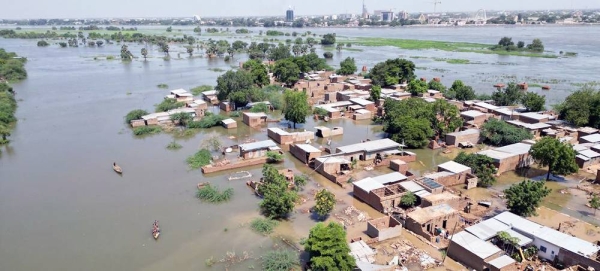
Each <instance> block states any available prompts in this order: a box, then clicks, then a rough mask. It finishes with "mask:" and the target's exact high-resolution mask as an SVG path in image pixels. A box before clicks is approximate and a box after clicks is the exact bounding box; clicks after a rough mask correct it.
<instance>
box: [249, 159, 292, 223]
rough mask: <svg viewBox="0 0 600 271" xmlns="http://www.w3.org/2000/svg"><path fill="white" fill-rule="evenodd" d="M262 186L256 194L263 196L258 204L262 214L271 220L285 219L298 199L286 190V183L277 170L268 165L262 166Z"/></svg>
mask: <svg viewBox="0 0 600 271" xmlns="http://www.w3.org/2000/svg"><path fill="white" fill-rule="evenodd" d="M262 172H263V179H262V181H263V184H261V185H259V187H258V192H259V193H260V194H261V195H262V196H263V200H262V201H261V202H260V208H261V210H262V212H263V213H264V214H265V215H266V216H267V217H271V218H284V217H287V216H288V215H289V214H290V213H291V212H292V211H293V210H294V202H295V201H296V198H297V197H298V196H297V195H296V193H295V192H293V191H290V190H289V189H288V182H287V180H286V179H285V177H284V176H283V175H282V174H280V173H279V172H278V171H277V169H275V168H274V167H273V166H271V165H269V164H265V165H263V170H262Z"/></svg>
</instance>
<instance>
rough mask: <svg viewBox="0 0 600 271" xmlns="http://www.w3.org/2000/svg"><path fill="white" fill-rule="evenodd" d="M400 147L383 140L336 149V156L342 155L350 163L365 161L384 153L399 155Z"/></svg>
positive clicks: (386, 139)
mask: <svg viewBox="0 0 600 271" xmlns="http://www.w3.org/2000/svg"><path fill="white" fill-rule="evenodd" d="M401 146H402V145H401V144H399V143H397V142H395V141H393V140H391V139H388V138H385V139H379V140H372V141H366V142H362V143H357V144H352V145H346V146H342V147H338V148H337V149H336V154H339V155H342V156H344V157H345V158H346V159H349V160H350V161H353V160H361V161H366V160H372V159H375V157H376V156H377V154H379V155H381V156H383V155H384V154H386V153H399V152H400V150H399V148H400V147H401Z"/></svg>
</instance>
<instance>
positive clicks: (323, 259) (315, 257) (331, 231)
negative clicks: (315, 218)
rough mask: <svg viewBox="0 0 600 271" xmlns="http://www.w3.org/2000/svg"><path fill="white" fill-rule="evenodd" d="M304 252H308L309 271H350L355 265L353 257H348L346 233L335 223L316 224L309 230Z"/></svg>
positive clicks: (348, 248)
mask: <svg viewBox="0 0 600 271" xmlns="http://www.w3.org/2000/svg"><path fill="white" fill-rule="evenodd" d="M304 250H305V251H306V252H308V255H309V258H310V259H309V264H310V268H311V270H315V271H328V270H339V271H351V270H353V268H354V266H355V265H356V262H355V260H354V257H352V256H351V255H350V247H349V246H348V242H347V241H346V231H345V230H344V228H343V227H342V225H340V224H338V223H335V222H329V224H327V225H325V224H323V223H317V224H316V225H315V226H314V227H313V228H312V229H310V234H309V235H308V239H307V240H306V243H305V244H304Z"/></svg>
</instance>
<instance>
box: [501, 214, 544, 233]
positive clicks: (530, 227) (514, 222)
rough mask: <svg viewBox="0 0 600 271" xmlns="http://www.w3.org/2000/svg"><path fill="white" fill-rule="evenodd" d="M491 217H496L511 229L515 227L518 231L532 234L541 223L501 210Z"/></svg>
mask: <svg viewBox="0 0 600 271" xmlns="http://www.w3.org/2000/svg"><path fill="white" fill-rule="evenodd" d="M493 219H496V220H498V221H500V222H502V223H504V224H506V225H509V226H511V228H512V229H516V230H518V231H520V232H529V233H532V234H533V233H534V232H535V231H537V230H539V229H540V228H541V227H542V226H541V225H539V224H537V223H535V222H533V221H530V220H527V219H525V218H523V217H520V216H518V215H515V214H513V213H511V212H509V211H505V212H502V213H500V214H499V215H497V216H495V217H494V218H493Z"/></svg>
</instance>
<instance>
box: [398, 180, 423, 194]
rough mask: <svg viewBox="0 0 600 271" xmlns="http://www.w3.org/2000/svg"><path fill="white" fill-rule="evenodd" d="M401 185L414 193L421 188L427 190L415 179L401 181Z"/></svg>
mask: <svg viewBox="0 0 600 271" xmlns="http://www.w3.org/2000/svg"><path fill="white" fill-rule="evenodd" d="M400 186H402V188H404V189H405V190H406V191H410V192H413V193H416V192H418V191H421V190H425V188H423V187H422V186H420V185H419V184H418V183H415V182H414V181H406V182H401V183H400Z"/></svg>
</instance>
